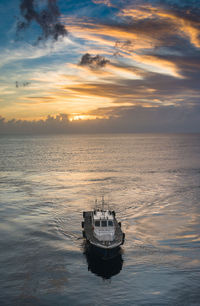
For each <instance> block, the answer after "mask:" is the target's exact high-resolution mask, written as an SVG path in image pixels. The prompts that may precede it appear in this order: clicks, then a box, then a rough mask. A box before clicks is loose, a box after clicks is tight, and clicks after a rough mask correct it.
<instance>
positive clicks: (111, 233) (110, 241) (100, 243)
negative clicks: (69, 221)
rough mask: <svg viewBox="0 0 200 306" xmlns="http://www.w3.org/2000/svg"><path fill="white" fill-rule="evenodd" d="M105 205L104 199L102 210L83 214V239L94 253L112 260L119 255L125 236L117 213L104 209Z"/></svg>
mask: <svg viewBox="0 0 200 306" xmlns="http://www.w3.org/2000/svg"><path fill="white" fill-rule="evenodd" d="M96 203H97V202H96ZM104 204H105V203H104V198H102V208H101V209H97V208H95V209H94V210H92V211H84V212H83V219H84V221H82V228H83V237H84V238H85V239H86V242H87V243H88V244H89V246H90V248H91V249H92V251H93V252H94V253H95V254H96V255H97V256H99V257H101V258H103V259H110V258H113V257H115V256H116V255H118V254H119V249H120V246H121V245H123V244H124V240H125V234H124V233H123V232H122V229H121V222H118V221H117V219H116V213H115V211H114V210H113V211H111V210H109V209H104Z"/></svg>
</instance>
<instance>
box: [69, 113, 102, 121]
mask: <svg viewBox="0 0 200 306" xmlns="http://www.w3.org/2000/svg"><path fill="white" fill-rule="evenodd" d="M103 118H105V117H103V116H96V115H81V114H72V115H71V116H70V117H69V121H77V120H95V119H103Z"/></svg>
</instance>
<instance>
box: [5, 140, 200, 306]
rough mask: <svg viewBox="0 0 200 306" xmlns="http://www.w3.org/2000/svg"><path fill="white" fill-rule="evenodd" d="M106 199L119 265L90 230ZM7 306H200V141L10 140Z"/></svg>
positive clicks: (7, 160)
mask: <svg viewBox="0 0 200 306" xmlns="http://www.w3.org/2000/svg"><path fill="white" fill-rule="evenodd" d="M102 195H104V198H105V201H106V202H107V203H108V204H109V208H110V209H114V210H115V211H116V215H117V218H118V221H121V223H122V229H123V231H124V232H125V234H126V240H125V244H124V245H123V247H122V249H121V252H120V254H119V256H118V258H116V259H115V260H114V261H113V262H109V263H107V262H105V261H100V260H97V259H96V258H94V257H91V256H88V254H87V253H86V251H85V243H84V240H83V238H82V229H81V221H82V212H83V211H85V210H90V209H92V208H93V207H94V202H95V199H98V200H99V201H101V197H102ZM0 305H1V306H4V305H5V306H6V305H8V306H15V305H19V306H24V305H27V306H40V305H41V306H43V305H44V306H46V305H47V306H61V305H65V306H68V305H69V306H71V305H87V306H88V305H92V306H93V305H114V306H117V305H128V306H130V305H180V306H183V305H186V306H188V305H200V135H199V134H188V135H178V134H177V135H156V134H155V135H153V134H149V135H147V134H146V135H145V134H116V135H81V136H80V135H73V136H72V135H71V136H69V135H61V136H58V135H53V136H51V135H48V136H1V137H0Z"/></svg>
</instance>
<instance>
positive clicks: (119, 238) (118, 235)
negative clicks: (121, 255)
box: [84, 211, 123, 249]
mask: <svg viewBox="0 0 200 306" xmlns="http://www.w3.org/2000/svg"><path fill="white" fill-rule="evenodd" d="M91 218H92V211H86V212H85V217H84V222H85V223H84V230H85V235H86V239H87V240H88V241H89V242H90V243H91V244H94V245H96V246H99V247H103V248H107V249H111V248H114V247H118V246H119V245H121V244H122V243H123V233H122V230H121V227H120V226H119V224H118V222H117V220H116V219H115V217H114V226H115V239H114V240H113V241H111V242H110V244H109V245H105V244H104V243H101V241H99V240H98V239H97V238H96V237H95V236H94V233H93V228H92V222H91Z"/></svg>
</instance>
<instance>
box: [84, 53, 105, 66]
mask: <svg viewBox="0 0 200 306" xmlns="http://www.w3.org/2000/svg"><path fill="white" fill-rule="evenodd" d="M109 62H110V61H109V60H108V59H105V57H103V56H101V55H94V56H92V55H91V54H89V53H86V54H84V55H83V56H82V57H81V61H80V63H79V65H80V66H89V67H90V68H92V69H96V68H101V67H104V66H105V65H106V64H107V63H109Z"/></svg>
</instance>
